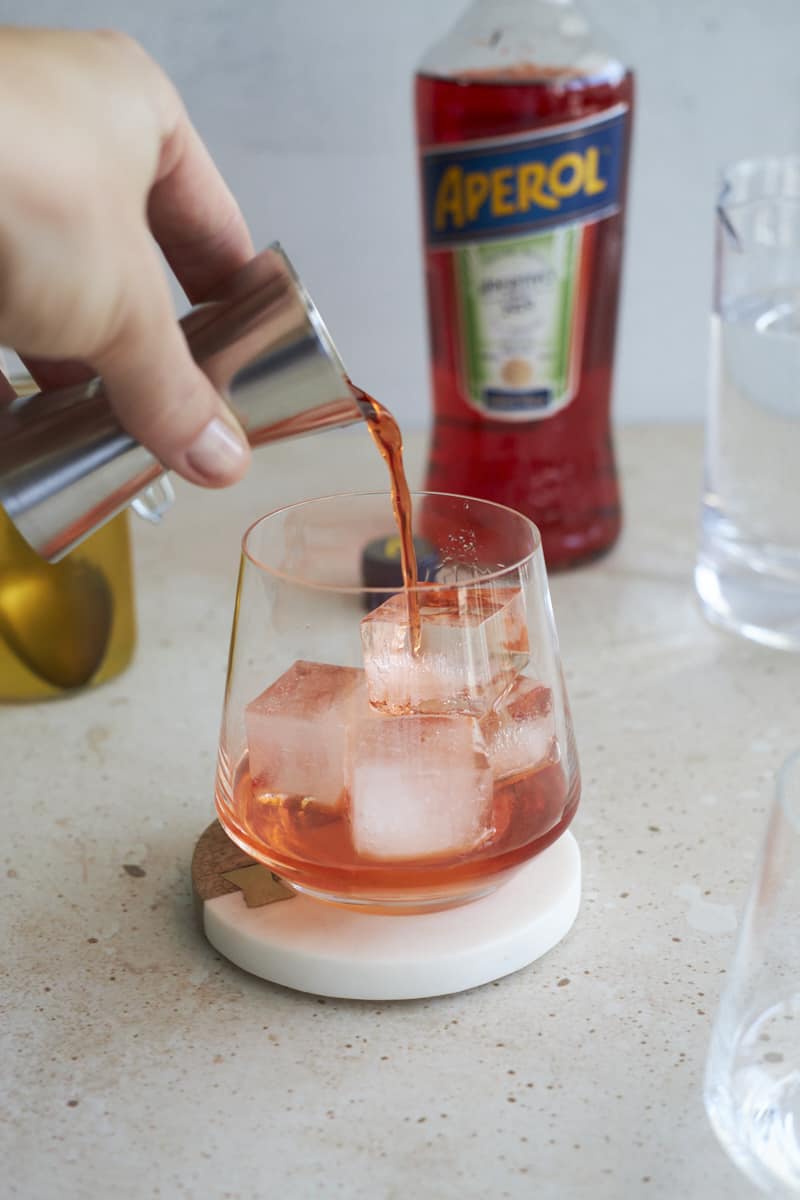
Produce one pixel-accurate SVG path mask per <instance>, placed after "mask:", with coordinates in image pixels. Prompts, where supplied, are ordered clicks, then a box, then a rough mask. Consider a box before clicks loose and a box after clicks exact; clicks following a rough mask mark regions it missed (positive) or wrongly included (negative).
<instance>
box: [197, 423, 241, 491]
mask: <svg viewBox="0 0 800 1200" xmlns="http://www.w3.org/2000/svg"><path fill="white" fill-rule="evenodd" d="M247 454H248V448H247V445H246V444H245V442H244V441H243V440H242V438H241V436H240V434H239V433H238V432H237V431H236V430H235V429H234V428H233V427H232V426H230V425H228V424H227V423H226V422H225V421H223V420H222V418H221V417H214V418H213V419H212V420H210V421H209V422H208V424H207V425H206V427H205V429H203V430H202V431H201V432H200V433H199V434H198V435H197V437H196V438H195V439H194V441H193V442H192V444H191V445H190V446H189V448H188V449H187V451H186V462H187V463H188V465H189V467H190V468H191V469H192V470H193V471H196V472H197V474H198V475H202V476H203V478H204V479H207V480H208V481H209V483H224V482H226V481H227V480H231V481H232V480H234V479H237V478H238V477H239V475H240V474H241V469H242V464H243V463H244V462H245V460H246V458H247Z"/></svg>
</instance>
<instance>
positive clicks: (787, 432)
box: [695, 157, 800, 650]
mask: <svg viewBox="0 0 800 1200" xmlns="http://www.w3.org/2000/svg"><path fill="white" fill-rule="evenodd" d="M715 268H716V269H715V284H714V293H715V294H714V311H713V314H712V321H711V334H712V337H711V342H712V344H711V354H712V375H711V389H710V397H709V413H708V423H707V429H706V455H705V460H706V461H705V488H704V496H703V509H702V523H701V530H700V545H699V551H698V558H697V566H696V568H695V584H696V587H697V592H698V595H699V597H700V601H701V604H702V606H703V611H704V612H705V614H706V616H707V617H708V619H709V620H710V621H712V622H713V623H714V624H716V625H721V626H723V627H724V628H726V629H729V630H732V631H734V632H736V633H739V634H742V635H743V636H744V637H748V638H751V639H752V640H754V641H757V642H762V643H765V644H766V645H769V646H775V647H778V648H780V649H794V650H797V649H800V479H798V472H797V463H798V460H800V388H798V379H800V157H786V158H765V159H754V160H751V161H745V162H740V163H736V164H735V165H734V166H733V167H731V168H730V169H728V170H727V171H726V172H725V173H724V175H723V179H722V188H721V193H720V197H719V201H718V206H717V240H716V260H715Z"/></svg>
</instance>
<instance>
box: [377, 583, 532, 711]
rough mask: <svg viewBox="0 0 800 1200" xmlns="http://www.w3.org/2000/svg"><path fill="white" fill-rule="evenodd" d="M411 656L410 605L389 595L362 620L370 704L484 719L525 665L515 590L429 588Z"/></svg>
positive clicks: (524, 633) (524, 632) (521, 606)
mask: <svg viewBox="0 0 800 1200" xmlns="http://www.w3.org/2000/svg"><path fill="white" fill-rule="evenodd" d="M418 595H419V597H420V609H419V612H420V631H421V639H420V646H419V649H418V651H417V653H416V654H415V653H413V651H412V645H411V630H410V625H409V613H408V602H407V597H406V594H405V593H404V592H399V593H398V594H397V595H395V596H391V597H390V598H389V599H388V600H386V601H385V602H384V603H383V604H381V605H380V607H379V608H376V609H374V611H373V612H371V613H369V614H368V615H367V616H366V617H364V618H363V620H362V622H361V643H362V648H363V652H364V669H365V671H366V677H367V690H368V693H369V700H370V703H371V704H372V705H373V706H374V707H375V708H377V709H378V710H379V711H381V712H386V713H393V714H401V713H435V714H447V713H466V714H468V715H472V716H478V717H480V716H483V714H484V713H485V712H487V710H488V709H489V708H490V707H491V705H492V704H493V703H494V701H495V700H496V699H497V698H498V697H499V696H500V695H501V693H502V692H503V691H504V690H505V689H506V688H507V687H508V686H509V685H510V684H511V682H512V681H513V680H514V678H515V677H516V675H517V673H518V672H519V671H521V670H522V668H523V667H524V666H525V664H526V663H527V661H528V628H527V624H526V621H525V603H524V598H523V595H522V592H521V591H520V590H519V588H511V587H503V588H490V587H477V586H476V587H469V588H464V587H431V588H430V589H428V588H424V589H422V590H421V591H420V592H419V593H418Z"/></svg>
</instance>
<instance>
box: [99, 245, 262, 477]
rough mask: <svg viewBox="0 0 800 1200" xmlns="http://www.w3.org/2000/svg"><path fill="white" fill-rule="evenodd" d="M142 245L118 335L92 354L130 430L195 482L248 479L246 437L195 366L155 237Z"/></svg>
mask: <svg viewBox="0 0 800 1200" xmlns="http://www.w3.org/2000/svg"><path fill="white" fill-rule="evenodd" d="M142 243H143V244H140V245H139V246H138V247H137V250H138V253H137V254H136V255H135V257H134V259H133V261H134V264H135V266H134V269H133V270H129V271H126V272H125V274H124V275H123V279H124V284H123V287H124V292H123V297H124V298H123V301H122V303H121V305H120V309H119V315H118V317H117V320H116V323H115V326H114V329H113V334H112V337H111V338H110V339H109V341H108V343H107V344H106V345H105V346H101V347H99V348H98V349H97V350H96V351H95V352H94V354H93V355H92V364H93V365H94V366H95V368H96V369H97V370H98V371H99V373H100V374H101V375H102V376H103V379H104V382H105V385H106V390H107V393H108V397H109V400H110V401H111V405H112V407H113V408H114V411H115V412H116V414H117V416H118V417H119V420H120V422H121V423H122V425H123V426H124V427H125V429H127V431H128V432H129V433H130V434H131V435H132V436H133V437H135V438H136V440H137V441H139V442H141V443H142V444H143V445H144V446H147V448H148V449H149V450H150V451H151V452H152V453H153V454H154V455H155V456H156V458H157V459H158V460H159V462H161V463H163V465H164V466H165V467H170V468H172V469H173V470H175V471H177V472H178V473H179V474H180V475H183V477H184V478H185V479H188V480H190V481H191V482H192V483H199V484H203V485H205V486H206V487H223V486H225V485H226V484H229V483H234V482H235V481H236V480H237V479H240V478H241V476H242V475H244V473H245V471H246V470H247V467H248V465H249V462H250V448H249V446H248V444H247V439H246V437H245V435H244V433H243V431H242V429H241V426H240V425H239V423H238V422H237V420H236V418H235V417H234V415H233V413H232V412H231V410H230V409H229V408H228V407H227V405H226V404H225V403H224V402H223V400H222V397H221V396H220V395H219V393H218V392H217V391H216V390H215V389H214V387H213V386H212V385H211V383H210V382H209V380H208V379H207V378H206V376H205V375H204V374H203V372H202V371H201V370H200V368H199V367H198V366H197V364H196V363H195V362H194V360H193V358H192V356H191V354H190V352H189V347H188V345H187V344H186V339H185V338H184V336H183V333H182V331H181V328H180V326H179V325H178V323H177V320H176V318H175V315H174V312H173V309H172V302H171V298H170V293H169V287H168V285H167V281H166V278H165V276H164V272H163V270H162V268H161V264H160V262H159V260H158V256H157V254H156V251H155V246H154V245H153V243H152V242H150V240H149V238H147V239H144V238H143V239H142Z"/></svg>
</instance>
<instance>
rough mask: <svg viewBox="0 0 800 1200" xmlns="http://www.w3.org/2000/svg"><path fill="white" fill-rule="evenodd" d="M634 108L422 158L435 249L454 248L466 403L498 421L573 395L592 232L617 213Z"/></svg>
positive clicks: (545, 412) (554, 405) (550, 409)
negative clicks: (589, 233)
mask: <svg viewBox="0 0 800 1200" xmlns="http://www.w3.org/2000/svg"><path fill="white" fill-rule="evenodd" d="M627 111H628V108H627V105H624V104H620V105H616V106H615V107H614V108H613V109H608V110H606V112H604V113H602V114H601V115H600V116H599V117H593V118H590V119H588V120H582V121H579V122H573V123H571V124H568V125H559V126H557V127H549V128H547V129H543V130H540V131H538V132H536V133H528V134H525V135H522V136H515V137H508V138H493V139H491V140H486V141H474V142H465V143H462V144H460V145H450V146H437V147H435V148H431V149H430V150H429V151H425V152H424V153H423V160H422V176H423V197H424V207H425V227H426V240H427V244H428V248H429V250H443V251H452V252H453V258H454V268H455V281H456V289H457V292H458V297H459V305H460V312H461V340H462V344H463V348H464V375H465V380H464V382H465V385H466V386H465V392H466V398H467V399H468V401H469V402H470V403H471V404H472V405H473V407H475V408H477V409H478V410H479V411H481V412H484V413H486V414H487V415H491V416H493V417H495V418H496V419H500V420H509V421H513V420H524V421H530V420H535V419H537V418H540V417H548V416H552V415H553V414H554V413H556V412H558V411H560V409H562V408H564V407H566V405H567V404H569V402H570V401H571V400H572V399H573V397H574V396H575V393H576V390H577V384H578V378H579V374H580V354H581V346H582V341H583V322H584V316H585V311H586V301H587V295H586V282H587V281H586V271H585V270H584V266H585V253H584V252H585V248H586V247H585V243H586V233H585V227H586V226H587V225H589V224H591V223H594V222H596V221H599V220H601V219H602V218H603V217H606V216H610V215H611V214H612V213H614V212H617V211H618V210H619V207H620V195H621V187H622V166H623V151H624V145H625V135H626V120H627Z"/></svg>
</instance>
